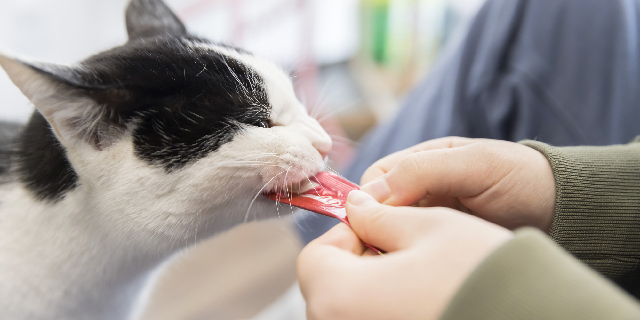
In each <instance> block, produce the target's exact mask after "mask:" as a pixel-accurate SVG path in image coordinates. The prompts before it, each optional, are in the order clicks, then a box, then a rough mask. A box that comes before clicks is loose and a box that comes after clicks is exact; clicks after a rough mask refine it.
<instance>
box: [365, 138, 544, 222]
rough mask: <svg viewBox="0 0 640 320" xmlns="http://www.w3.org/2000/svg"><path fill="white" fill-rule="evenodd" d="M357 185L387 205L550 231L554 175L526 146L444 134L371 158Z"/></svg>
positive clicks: (542, 160)
mask: <svg viewBox="0 0 640 320" xmlns="http://www.w3.org/2000/svg"><path fill="white" fill-rule="evenodd" d="M361 185H363V187H362V190H363V191H365V192H367V193H369V194H371V195H372V196H373V197H374V198H376V199H377V200H378V201H380V202H381V203H384V204H388V205H392V206H409V205H417V206H425V207H426V206H429V207H431V206H445V207H449V208H453V209H457V210H460V211H464V212H467V213H471V214H473V215H476V216H478V217H481V218H483V219H485V220H487V221H490V222H493V223H496V224H499V225H501V226H503V227H505V228H509V229H515V228H518V227H522V226H532V227H537V228H539V229H541V230H542V231H544V232H547V233H548V232H549V229H550V228H551V222H552V220H553V211H554V206H555V196H556V191H555V180H554V177H553V172H552V171H551V166H550V165H549V162H548V161H547V159H546V158H545V157H544V156H543V155H542V154H541V153H540V152H538V151H536V150H534V149H532V148H529V147H527V146H524V145H521V144H517V143H513V142H507V141H499V140H488V139H469V138H459V137H449V138H442V139H435V140H431V141H427V142H424V143H421V144H418V145H416V146H414V147H411V148H409V149H406V150H403V151H399V152H396V153H394V154H392V155H389V156H387V157H385V158H383V159H381V160H379V161H377V162H376V163H374V164H373V165H372V166H371V167H369V169H367V171H366V172H365V173H364V175H363V176H362V180H361Z"/></svg>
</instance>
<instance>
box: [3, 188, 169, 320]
mask: <svg viewBox="0 0 640 320" xmlns="http://www.w3.org/2000/svg"><path fill="white" fill-rule="evenodd" d="M10 189H12V190H10ZM6 190H10V191H6V192H5V194H4V195H3V197H2V198H3V199H2V208H1V209H2V210H1V211H0V310H3V314H4V315H5V316H8V318H7V319H26V318H28V319H126V318H127V316H128V315H129V314H130V313H131V309H132V307H133V306H134V305H136V304H137V302H136V300H137V299H136V298H137V297H139V296H140V292H141V291H142V290H143V288H144V286H145V284H146V283H147V281H146V280H147V278H148V277H149V275H150V273H151V272H152V271H153V270H154V269H156V268H157V267H158V266H159V265H160V264H161V263H162V261H163V260H165V258H166V257H168V256H170V255H171V254H172V252H175V251H177V248H176V245H175V244H172V243H163V241H162V240H158V239H154V240H150V239H148V240H149V241H151V242H153V244H149V243H146V244H145V243H142V242H141V241H140V240H138V239H142V237H127V236H126V235H127V233H126V232H123V233H119V234H118V235H117V236H116V235H114V233H112V232H108V231H107V230H104V229H103V228H101V227H100V226H101V225H105V224H108V223H105V222H104V221H101V223H98V222H99V220H100V219H104V216H102V215H101V214H100V213H99V212H95V211H93V210H92V209H91V204H90V203H87V202H84V201H79V200H78V201H74V199H83V197H81V196H78V197H74V196H73V195H70V196H69V197H67V199H65V200H63V201H61V202H59V203H57V204H55V205H51V204H47V203H42V202H39V201H36V200H34V198H33V197H32V196H31V195H30V194H29V193H28V192H27V191H26V190H25V189H24V188H21V187H16V186H13V188H11V187H10V186H7V188H6ZM78 192H81V190H80V191H78Z"/></svg>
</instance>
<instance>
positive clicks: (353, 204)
mask: <svg viewBox="0 0 640 320" xmlns="http://www.w3.org/2000/svg"><path fill="white" fill-rule="evenodd" d="M346 210H347V215H348V217H349V222H350V223H351V227H352V228H353V231H355V233H356V234H357V235H358V237H360V239H362V241H364V242H366V243H368V244H370V245H372V246H375V247H377V248H380V249H382V250H383V251H386V252H393V251H398V250H402V249H405V248H408V247H411V246H413V245H414V243H415V241H417V240H418V239H421V238H423V237H424V236H425V234H426V232H428V230H429V229H431V228H432V227H433V226H434V225H435V224H436V223H437V220H438V217H437V216H438V215H432V214H430V213H433V212H434V211H433V210H435V209H433V208H412V207H391V206H387V205H382V204H380V203H378V202H377V201H376V200H375V199H374V198H373V197H371V196H370V195H369V194H367V193H365V192H362V191H358V190H356V191H351V193H349V197H348V201H347V206H346Z"/></svg>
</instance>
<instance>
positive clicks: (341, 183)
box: [266, 171, 382, 254]
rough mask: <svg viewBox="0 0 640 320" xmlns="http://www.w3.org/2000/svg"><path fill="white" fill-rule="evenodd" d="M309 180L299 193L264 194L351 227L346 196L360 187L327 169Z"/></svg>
mask: <svg viewBox="0 0 640 320" xmlns="http://www.w3.org/2000/svg"><path fill="white" fill-rule="evenodd" d="M309 180H310V182H311V185H310V186H308V188H309V189H308V190H305V191H302V192H300V193H288V194H283V193H272V194H267V195H266V196H267V197H268V198H269V199H271V200H275V201H278V202H281V203H286V204H290V205H292V206H295V207H298V208H301V209H305V210H309V211H313V212H315V213H319V214H322V215H325V216H328V217H332V218H336V219H338V220H340V221H342V222H343V223H345V224H346V225H348V226H349V227H351V224H350V223H349V219H348V218H347V212H346V211H345V206H346V204H347V196H348V195H349V192H351V191H353V190H360V187H359V186H358V185H357V184H355V183H353V182H351V181H349V180H346V179H344V178H342V177H340V176H338V175H335V174H333V173H330V172H327V171H323V172H320V173H318V174H317V175H315V176H314V177H312V178H309ZM364 245H365V246H367V247H369V248H371V249H372V250H373V251H374V252H377V253H379V254H382V251H380V249H378V248H376V247H374V246H371V245H368V244H366V243H365V244H364Z"/></svg>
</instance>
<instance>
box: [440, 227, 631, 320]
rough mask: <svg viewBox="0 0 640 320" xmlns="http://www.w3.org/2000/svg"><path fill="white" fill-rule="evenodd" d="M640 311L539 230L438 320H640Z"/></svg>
mask: <svg viewBox="0 0 640 320" xmlns="http://www.w3.org/2000/svg"><path fill="white" fill-rule="evenodd" d="M639 317H640V307H639V306H638V304H637V301H635V300H634V299H633V298H631V297H630V296H629V295H628V294H626V293H625V292H623V291H622V290H620V289H619V288H618V287H616V286H615V285H614V284H613V283H611V282H610V281H608V280H607V279H605V278H603V277H602V276H599V275H598V274H597V273H595V272H594V271H593V270H591V269H589V268H587V267H586V266H584V265H583V264H581V263H580V262H579V261H578V260H576V259H574V258H573V257H571V256H570V255H569V254H567V253H566V252H564V251H563V250H562V249H561V248H559V247H558V246H557V245H556V244H554V243H553V241H550V240H549V239H548V238H547V237H546V236H544V234H542V232H540V231H538V230H536V229H522V230H518V231H516V234H515V237H514V238H513V239H511V240H510V241H508V242H507V243H505V244H504V245H502V246H501V247H500V248H498V249H497V250H496V251H494V252H493V253H492V254H491V255H489V257H487V258H486V259H485V260H484V261H483V262H482V263H481V264H480V266H478V267H477V268H476V269H475V270H474V272H473V273H472V274H471V275H470V276H469V278H467V280H466V281H465V282H464V284H463V285H462V287H461V288H460V289H459V290H458V292H457V293H456V295H455V297H454V298H453V299H452V300H451V302H450V303H449V305H448V306H447V309H446V310H445V312H444V314H443V315H442V316H441V318H440V320H457V319H475V320H508V319H522V320H529V319H531V320H533V319H547V320H554V319H557V320H560V319H562V320H566V319H581V320H592V319H593V320H595V319H611V320H616V319H620V320H622V319H638V318H639Z"/></svg>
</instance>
